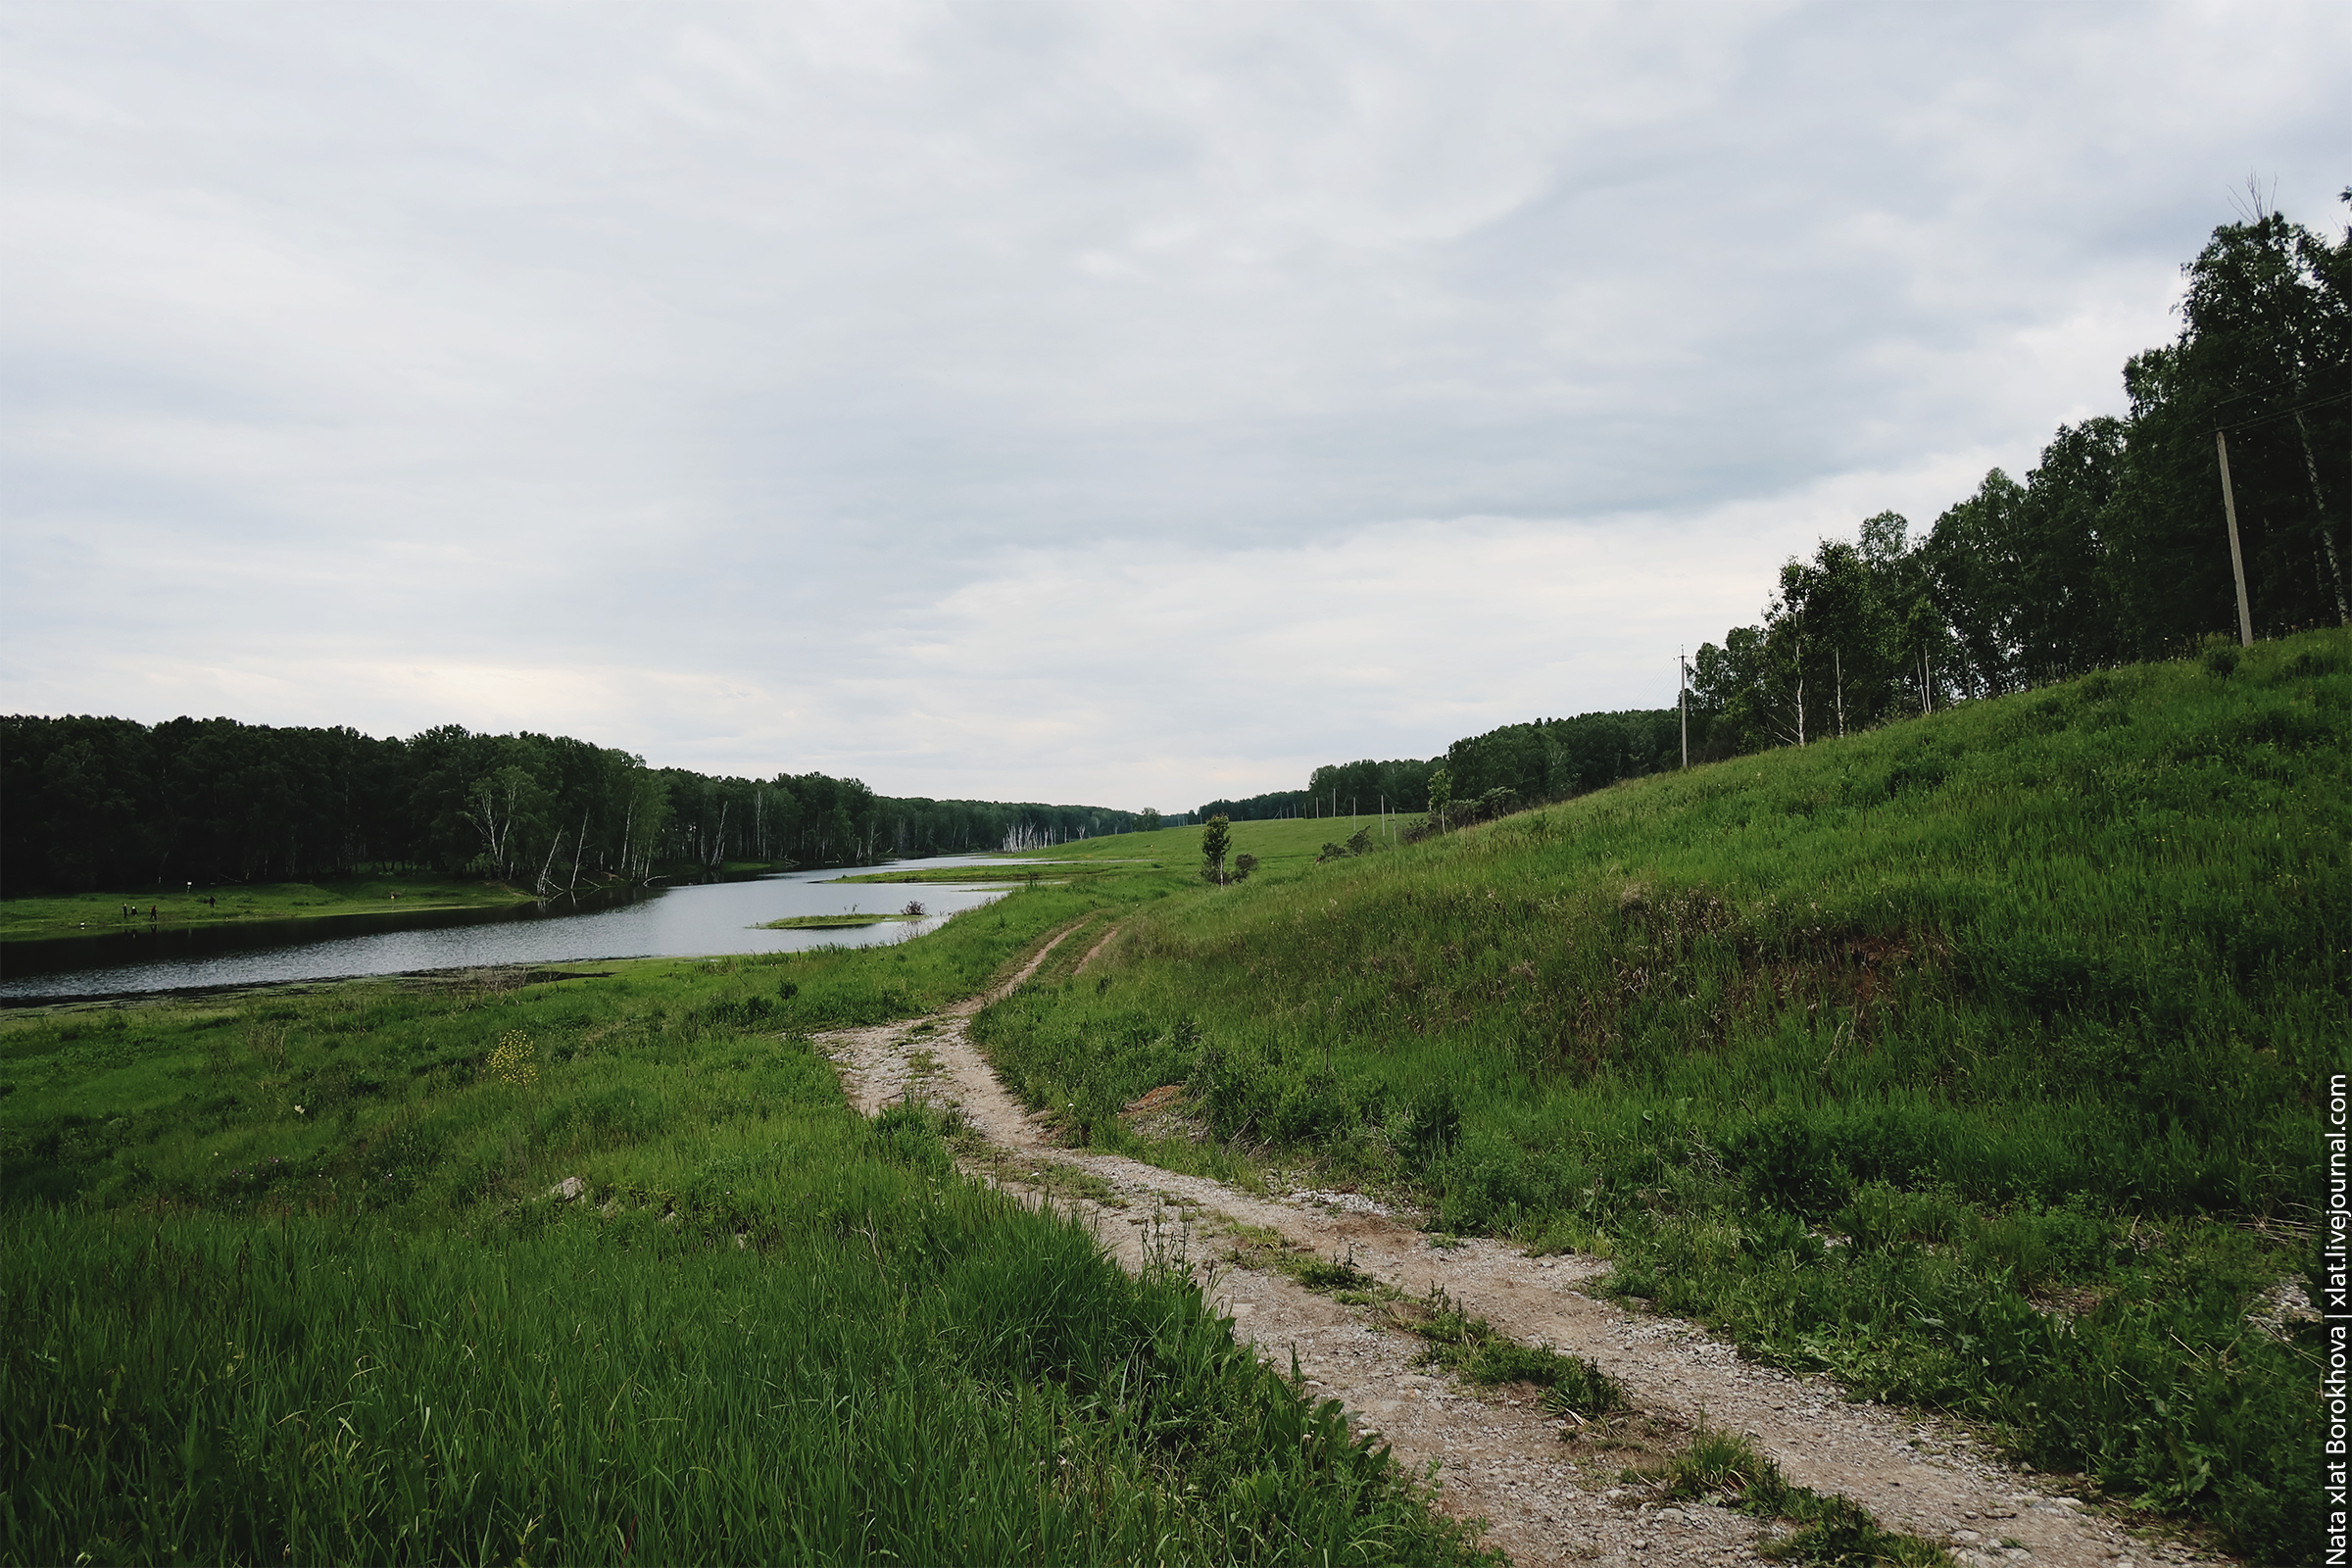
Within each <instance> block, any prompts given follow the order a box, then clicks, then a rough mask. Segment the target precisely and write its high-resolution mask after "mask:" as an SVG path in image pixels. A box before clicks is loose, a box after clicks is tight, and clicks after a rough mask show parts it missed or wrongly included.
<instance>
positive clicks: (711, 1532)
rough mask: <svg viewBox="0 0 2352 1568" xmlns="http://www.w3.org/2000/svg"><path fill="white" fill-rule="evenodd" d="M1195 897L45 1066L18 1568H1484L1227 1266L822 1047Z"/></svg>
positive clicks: (3, 1111) (440, 996)
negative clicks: (840, 1075) (1132, 1230)
mask: <svg viewBox="0 0 2352 1568" xmlns="http://www.w3.org/2000/svg"><path fill="white" fill-rule="evenodd" d="M1171 880H1172V879H1171V877H1170V876H1169V875H1167V874H1164V873H1155V872H1152V871H1151V870H1150V868H1149V867H1145V868H1142V869H1140V870H1136V871H1132V872H1129V873H1123V874H1108V873H1106V874H1105V875H1103V876H1101V877H1095V878H1090V879H1089V882H1088V885H1087V886H1086V887H1084V888H1066V889H1054V888H1048V889H1038V890H1023V891H1021V892H1018V893H1015V894H1013V895H1012V896H1010V897H1009V898H1007V899H1005V901H1003V902H1002V903H1000V904H997V905H994V906H991V907H988V908H986V909H981V910H974V911H971V912H969V913H966V914H964V915H960V916H958V917H957V918H956V919H955V920H952V921H950V922H949V923H948V924H947V926H946V927H944V928H943V929H942V930H941V931H940V932H939V933H937V934H935V935H933V936H931V937H928V938H926V939H925V940H924V941H923V942H921V943H918V944H911V945H908V946H907V947H903V948H895V949H884V950H865V951H859V952H848V951H841V950H833V951H826V952H818V953H810V954H797V955H780V956H772V957H760V958H751V959H742V958H737V959H725V960H718V961H711V962H666V961H664V962H642V963H633V964H621V965H611V966H608V967H610V968H611V969H613V972H612V973H610V974H607V975H604V976H601V977H596V978H582V979H572V980H564V981H558V982H549V983H542V984H534V985H528V986H518V985H517V986H504V985H499V984H481V983H457V982H452V983H451V984H450V985H448V986H446V987H443V988H440V989H433V988H429V987H425V986H419V985H417V984H414V983H412V984H406V985H404V984H399V983H392V982H369V983H354V984H351V985H347V986H340V987H332V988H326V989H323V990H314V991H309V992H302V993H296V992H292V991H284V992H276V993H261V994H257V995H255V996H253V997H251V998H249V999H248V1000H246V1001H244V1002H243V1003H241V1004H235V1005H222V1004H219V1003H213V1004H204V1005H194V1004H188V1005H180V1004H171V1003H163V1004H155V1005H143V1006H137V1007H121V1008H107V1009H94V1010H86V1009H85V1010H65V1009H57V1010H49V1011H44V1012H39V1013H19V1014H15V1015H13V1016H11V1017H9V1018H8V1019H7V1020H6V1021H5V1022H0V1480H4V1481H5V1485H4V1486H0V1560H7V1561H20V1562H67V1561H89V1562H118V1561H130V1560H156V1559H176V1558H180V1557H190V1558H197V1559H204V1560H216V1561H247V1562H269V1563H276V1562H281V1561H287V1560H293V1561H328V1560H344V1561H368V1562H392V1561H422V1560H432V1561H442V1560H453V1559H455V1560H466V1561H473V1560H488V1559H491V1558H493V1557H496V1558H501V1559H504V1558H507V1557H513V1558H515V1560H529V1561H544V1560H556V1561H564V1560H616V1559H621V1558H630V1559H633V1560H642V1561H653V1562H666V1561H679V1560H692V1559H713V1558H726V1559H733V1560H751V1561H762V1562H767V1561H774V1562H784V1561H808V1560H818V1559H823V1560H839V1559H858V1560H864V1559H873V1558H891V1559H895V1560H898V1561H907V1562H947V1561H964V1562H980V1561H997V1562H1010V1561H1020V1562H1029V1561H1068V1560H1085V1561H1103V1560H1121V1561H1127V1560H1134V1561H1162V1560H1210V1559H1217V1560H1222V1559H1225V1558H1229V1557H1231V1558H1247V1559H1253V1560H1276V1561H1313V1562H1317V1563H1320V1562H1324V1561H1334V1562H1348V1561H1353V1562H1364V1561H1390V1560H1400V1559H1401V1560H1421V1561H1453V1560H1462V1559H1465V1558H1468V1557H1469V1556H1470V1555H1472V1554H1471V1553H1470V1552H1469V1551H1468V1550H1467V1548H1466V1547H1465V1546H1464V1544H1463V1543H1462V1539H1461V1537H1460V1535H1459V1533H1458V1531H1457V1530H1456V1529H1455V1527H1453V1526H1451V1525H1450V1524H1447V1523H1446V1522H1445V1521H1443V1520H1441V1519H1438V1518H1437V1517H1435V1516H1434V1515H1432V1514H1431V1513H1430V1512H1429V1511H1428V1509H1427V1508H1426V1507H1425V1506H1424V1505H1423V1503H1422V1501H1421V1500H1420V1497H1419V1496H1418V1495H1417V1494H1416V1491H1415V1489H1414V1487H1413V1486H1412V1485H1411V1484H1410V1483H1409V1482H1408V1481H1407V1480H1406V1479H1405V1478H1404V1477H1402V1476H1401V1475H1400V1474H1399V1473H1398V1472H1397V1468H1396V1467H1395V1466H1394V1465H1393V1464H1392V1463H1391V1462H1390V1461H1389V1460H1388V1458H1387V1456H1386V1453H1385V1451H1382V1452H1375V1451H1372V1450H1371V1448H1370V1445H1369V1443H1368V1442H1367V1443H1358V1442H1356V1441H1354V1440H1353V1439H1351V1438H1350V1437H1349V1435H1348V1431H1347V1428H1346V1426H1345V1424H1344V1422H1343V1420H1342V1419H1341V1416H1340V1412H1339V1411H1338V1409H1337V1407H1336V1405H1331V1404H1324V1405H1317V1404H1315V1403H1313V1402H1311V1401H1307V1400H1304V1399H1302V1398H1301V1397H1299V1394H1298V1393H1297V1392H1296V1391H1295V1390H1294V1389H1293V1388H1292V1387H1291V1386H1290V1385H1289V1384H1288V1383H1286V1382H1285V1381H1283V1380H1282V1379H1281V1378H1280V1377H1278V1376H1276V1375H1275V1374H1274V1373H1273V1372H1272V1371H1270V1370H1268V1369H1266V1368H1264V1367H1263V1366H1261V1365H1260V1364H1259V1363H1258V1362H1257V1361H1256V1360H1255V1359H1254V1358H1253V1357H1252V1356H1250V1354H1249V1353H1248V1352H1246V1351H1244V1350H1241V1349H1238V1348H1236V1347H1235V1346H1234V1344H1233V1342H1232V1340H1231V1337H1230V1335H1229V1333H1228V1331H1227V1325H1225V1324H1224V1323H1223V1322H1222V1321H1221V1320H1219V1319H1216V1318H1214V1317H1213V1316H1211V1315H1210V1314H1209V1313H1208V1312H1207V1311H1206V1309H1205V1308H1204V1307H1203V1305H1202V1303H1201V1297H1200V1295H1199V1293H1198V1292H1197V1291H1196V1290H1195V1289H1194V1288H1193V1286H1192V1283H1191V1281H1190V1279H1189V1278H1188V1277H1186V1276H1185V1275H1184V1273H1183V1272H1182V1271H1181V1270H1180V1269H1177V1268H1174V1267H1162V1268H1160V1269H1157V1270H1155V1271H1153V1272H1152V1273H1150V1274H1148V1275H1147V1276H1146V1277H1144V1278H1141V1279H1130V1278H1129V1277H1127V1276H1126V1275H1124V1274H1122V1273H1121V1272H1120V1271H1119V1270H1118V1269H1117V1268H1116V1267H1114V1266H1113V1265H1112V1264H1110V1263H1108V1262H1107V1261H1105V1260H1104V1259H1103V1257H1102V1256H1101V1254H1100V1250H1099V1249H1098V1247H1097V1246H1096V1245H1095V1243H1094V1242H1093V1240H1092V1238H1090V1237H1089V1236H1087V1235H1086V1234H1085V1233H1083V1232H1082V1231H1081V1230H1079V1229H1078V1228H1077V1227H1076V1226H1074V1225H1072V1224H1069V1223H1066V1222H1064V1221H1061V1220H1058V1219H1055V1218H1054V1217H1051V1216H1047V1215H1040V1214H1035V1213H1032V1212H1029V1211H1028V1210H1026V1209H1023V1208H1021V1207H1019V1206H1018V1205H1017V1204H1015V1203H1014V1202H1012V1201H1010V1200H1007V1199H1005V1198H1003V1197H1001V1196H999V1195H997V1194H995V1193H993V1192H991V1191H989V1190H987V1189H985V1188H982V1187H980V1186H978V1185H976V1184H974V1183H972V1182H969V1181H966V1180H964V1179H963V1178H961V1177H959V1176H958V1175H957V1174H956V1171H955V1169H954V1166H953V1163H952V1160H951V1158H950V1155H949V1152H948V1149H947V1146H946V1145H945V1143H944V1142H943V1139H942V1129H941V1128H940V1127H939V1126H937V1125H935V1124H934V1123H933V1122H932V1121H931V1120H930V1119H928V1118H927V1117H926V1115H925V1114H924V1113H922V1112H920V1111H908V1110H902V1111H893V1112H891V1113H888V1114H885V1115H884V1116H882V1117H880V1118H879V1119H877V1120H876V1121H874V1122H871V1123H869V1122H867V1121H865V1120H864V1119H863V1118H861V1117H859V1116H858V1115H856V1114H855V1113H854V1112H853V1111H852V1110H851V1109H850V1108H849V1107H848V1106H847V1104H845V1103H844V1102H843V1100H842V1097H841V1092H840V1089H839V1087H838V1085H837V1083H836V1080H835V1076H834V1073H833V1070H832V1067H831V1065H830V1063H828V1062H827V1061H825V1060H824V1059H823V1058H822V1057H821V1056H819V1055H818V1054H816V1053H815V1052H814V1051H813V1049H812V1048H811V1047H810V1045H809V1042H808V1040H807V1038H806V1034H805V1031H806V1030H808V1029H810V1028H814V1027H817V1026H820V1025H827V1024H835V1023H855V1022H872V1021H878V1020H882V1019H888V1018H893V1017H901V1016H906V1015H907V1014H909V1013H913V1012H918V1011H921V1010H924V1009H925V1008H928V1007H932V1006H936V1005H940V1004H941V1003H944V1002H946V1001H949V1000H951V999H953V998H955V997H957V996H961V995H967V994H969V993H970V992H971V991H972V990H974V989H976V988H978V987H979V986H981V985H983V984H985V983H986V982H987V981H988V980H989V978H990V977H991V976H992V975H994V974H996V973H997V972H999V971H1000V970H1001V969H1002V968H1003V967H1004V966H1005V964H1006V963H1007V962H1009V961H1011V960H1012V959H1014V958H1015V957H1017V956H1018V955H1019V954H1020V953H1021V952H1023V951H1025V950H1027V949H1029V948H1032V947H1034V945H1035V944H1036V943H1037V942H1038V941H1039V940H1040V939H1041V938H1042V937H1043V936H1044V935H1045V934H1046V933H1048V932H1049V931H1052V930H1054V929H1055V928H1057V927H1060V926H1063V925H1066V924H1068V923H1070V922H1071V921H1074V920H1081V919H1093V920H1096V921H1101V920H1103V919H1106V918H1107V917H1108V916H1109V915H1110V914H1112V913H1115V912H1116V911H1118V910H1119V909H1121V908H1124V907H1128V906H1130V905H1132V904H1133V903H1134V902H1135V901H1136V900H1138V899H1141V898H1145V897H1150V896H1152V895H1154V894H1157V893H1160V892H1164V891H1165V890H1166V889H1167V887H1168V886H1169V885H1170V882H1171ZM568 1179H576V1183H577V1185H576V1188H572V1189H571V1191H572V1193H573V1194H575V1195H576V1196H564V1195H563V1194H562V1193H559V1192H556V1191H552V1190H554V1189H557V1188H558V1187H559V1184H565V1185H566V1186H569V1180H568Z"/></svg>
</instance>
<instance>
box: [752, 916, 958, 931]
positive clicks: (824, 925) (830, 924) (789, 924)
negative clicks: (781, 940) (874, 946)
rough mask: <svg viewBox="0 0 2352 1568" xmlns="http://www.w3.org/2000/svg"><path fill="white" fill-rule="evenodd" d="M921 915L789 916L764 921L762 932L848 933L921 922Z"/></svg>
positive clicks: (762, 922) (761, 927) (761, 925)
mask: <svg viewBox="0 0 2352 1568" xmlns="http://www.w3.org/2000/svg"><path fill="white" fill-rule="evenodd" d="M921 918H922V916H921V915H919V914H788V915H786V916H784V918H782V919H781V920H762V921H760V930H762V931H847V930H853V929H857V928H859V927H863V926H869V925H880V924H882V923H883V922H884V921H885V920H919V919H921Z"/></svg>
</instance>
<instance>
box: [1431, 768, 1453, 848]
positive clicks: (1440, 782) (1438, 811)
mask: <svg viewBox="0 0 2352 1568" xmlns="http://www.w3.org/2000/svg"><path fill="white" fill-rule="evenodd" d="M1452 804H1453V775H1452V774H1451V773H1449V772H1447V771H1446V769H1445V768H1442V767H1441V768H1439V769H1438V770H1437V771H1436V772H1434V773H1432V774H1430V775H1429V814H1430V815H1432V816H1434V817H1436V818H1437V819H1438V831H1439V832H1441V833H1443V832H1445V831H1446V808H1447V807H1449V806H1451V805H1452Z"/></svg>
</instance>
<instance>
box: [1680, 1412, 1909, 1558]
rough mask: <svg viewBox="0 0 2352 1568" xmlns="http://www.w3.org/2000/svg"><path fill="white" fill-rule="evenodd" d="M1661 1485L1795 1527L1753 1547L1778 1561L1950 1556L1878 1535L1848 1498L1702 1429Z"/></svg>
mask: <svg viewBox="0 0 2352 1568" xmlns="http://www.w3.org/2000/svg"><path fill="white" fill-rule="evenodd" d="M1660 1479H1661V1481H1662V1482H1663V1486H1664V1492H1665V1495H1666V1496H1667V1497H1669V1498H1671V1499H1673V1500H1675V1501H1703V1502H1715V1503H1721V1504H1723V1505H1724V1506H1726V1507H1731V1508H1737V1509H1739V1510H1740V1512H1742V1513H1748V1514H1754V1515H1756V1516H1758V1517H1760V1518H1765V1519H1779V1520H1785V1521H1787V1522H1788V1523H1789V1524H1790V1525H1792V1526H1794V1527H1795V1528H1794V1529H1792V1530H1791V1531H1790V1532H1789V1534H1787V1535H1785V1536H1782V1537H1781V1538H1779V1539H1778V1540H1775V1541H1770V1542H1767V1543H1765V1544H1764V1545H1763V1546H1762V1547H1761V1548H1760V1550H1761V1551H1762V1553H1763V1554H1764V1555H1765V1556H1767V1557H1771V1558H1776V1559H1778V1560H1780V1561H1783V1562H1799V1563H1820V1564H1827V1565H1846V1564H1851V1565H1853V1568H1868V1565H1872V1564H1878V1563H1885V1564H1889V1565H1891V1568H1950V1563H1951V1560H1952V1559H1951V1557H1950V1556H1949V1555H1948V1554H1946V1553H1945V1551H1944V1550H1943V1548H1942V1547H1941V1546H1938V1545H1937V1544H1936V1543H1934V1542H1932V1541H1923V1540H1921V1539H1920V1538H1919V1537H1917V1536H1903V1535H1895V1534H1891V1533H1889V1532H1887V1531H1885V1530H1881V1529H1880V1528H1879V1526H1878V1523H1877V1522H1876V1521H1875V1520H1873V1519H1872V1518H1871V1516H1870V1514H1869V1512H1868V1511H1867V1510H1866V1509H1864V1508H1863V1507H1862V1505H1861V1504H1860V1503H1857V1502H1855V1501H1854V1500H1853V1499H1852V1498H1850V1497H1840V1496H1824V1495H1821V1494H1820V1493H1818V1492H1815V1491H1814V1490H1813V1489H1812V1488H1810V1487H1800V1486H1797V1485H1795V1484H1794V1483H1792V1482H1790V1481H1789V1478H1788V1477H1787V1476H1785V1475H1783V1474H1782V1473H1781V1467H1780V1466H1779V1465H1777V1464H1774V1463H1773V1462H1772V1461H1771V1460H1770V1459H1768V1458H1766V1457H1765V1456H1764V1455H1763V1454H1761V1453H1758V1452H1757V1451H1756V1449H1755V1448H1754V1446H1752V1445H1750V1444H1749V1443H1748V1442H1747V1441H1746V1440H1745V1439H1744V1438H1741V1437H1739V1436H1737V1435H1736V1434H1733V1433H1729V1432H1725V1431H1722V1430H1721V1429H1720V1428H1714V1427H1705V1426H1702V1427H1700V1428H1699V1429H1698V1430H1697V1431H1696V1432H1694V1433H1692V1434H1691V1442H1690V1444H1689V1445H1688V1446H1686V1447H1684V1449H1683V1450H1682V1451H1681V1452H1680V1453H1678V1454H1676V1455H1675V1456H1674V1458H1673V1459H1672V1460H1671V1461H1669V1463H1668V1464H1667V1465H1666V1467H1665V1473H1664V1475H1663V1476H1662V1477H1661V1478H1660Z"/></svg>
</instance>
